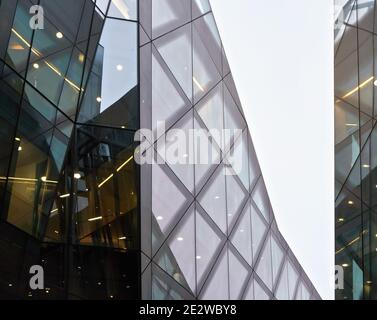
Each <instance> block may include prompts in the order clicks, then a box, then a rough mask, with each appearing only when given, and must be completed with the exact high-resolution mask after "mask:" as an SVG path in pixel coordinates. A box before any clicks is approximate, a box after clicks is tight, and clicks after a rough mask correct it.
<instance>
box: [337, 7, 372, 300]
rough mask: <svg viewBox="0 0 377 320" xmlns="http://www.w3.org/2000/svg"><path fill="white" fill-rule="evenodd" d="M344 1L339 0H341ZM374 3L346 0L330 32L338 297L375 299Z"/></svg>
mask: <svg viewBox="0 0 377 320" xmlns="http://www.w3.org/2000/svg"><path fill="white" fill-rule="evenodd" d="M343 2H344V1H343ZM376 18H377V16H376V6H375V1H366V0H359V1H346V4H345V6H344V8H343V12H342V13H341V14H340V15H339V17H338V19H337V21H336V30H335V120H336V121H335V131H336V134H335V158H336V165H335V171H336V176H335V189H336V199H335V202H336V203H335V207H336V215H335V219H336V220H335V225H336V245H335V246H336V247H335V251H336V264H337V265H339V266H342V268H343V271H344V290H336V298H337V299H340V300H343V299H345V300H347V299H349V300H359V299H373V300H374V299H377V273H376V271H377V224H376V222H377V220H376V204H377V203H376V200H377V198H376V196H377V176H376V171H375V169H376V167H377V157H376V156H377V131H376V101H377V100H376V98H377V95H376V92H377V91H376V86H377V78H376V74H377V69H376V57H377V55H376V48H377V47H376V44H377V42H376V41H377V26H376V24H375V22H376Z"/></svg>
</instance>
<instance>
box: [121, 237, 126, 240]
mask: <svg viewBox="0 0 377 320" xmlns="http://www.w3.org/2000/svg"><path fill="white" fill-rule="evenodd" d="M126 239H127V237H120V238H119V240H126Z"/></svg>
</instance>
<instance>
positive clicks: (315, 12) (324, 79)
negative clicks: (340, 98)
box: [211, 0, 335, 299]
mask: <svg viewBox="0 0 377 320" xmlns="http://www.w3.org/2000/svg"><path fill="white" fill-rule="evenodd" d="M211 4H212V9H213V12H214V14H215V18H216V21H217V24H218V27H219V29H220V33H221V37H222V40H223V42H224V46H225V50H226V53H227V56H228V60H229V62H230V66H231V69H232V72H233V75H234V78H235V82H236V84H237V88H238V92H239V94H240V98H241V101H242V103H243V108H244V111H245V114H246V117H247V120H248V123H249V126H250V130H251V135H252V137H253V141H254V144H255V148H256V152H257V155H258V158H259V162H260V165H261V168H262V171H263V175H264V178H265V180H266V185H267V189H268V192H269V195H270V198H271V202H272V206H273V208H274V211H275V215H276V218H277V222H278V225H279V228H280V230H281V232H282V234H283V236H284V237H285V239H286V240H287V242H288V243H289V245H290V246H291V248H292V250H293V252H294V253H295V255H296V256H297V258H298V260H299V261H300V263H301V264H302V266H303V268H304V269H305V271H306V272H307V274H308V275H309V277H310V279H311V280H312V281H313V283H314V285H315V287H316V288H317V290H318V291H319V293H320V294H321V296H322V298H323V299H333V297H334V280H333V279H334V260H335V258H334V257H335V253H334V191H333V190H334V187H333V185H334V178H333V177H334V168H333V163H334V151H333V150H334V139H333V137H334V116H333V42H334V40H333V34H334V33H333V21H332V20H333V14H334V12H333V2H332V1H331V0H263V1H261V0H231V1H230V0H211Z"/></svg>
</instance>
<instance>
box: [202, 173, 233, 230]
mask: <svg viewBox="0 0 377 320" xmlns="http://www.w3.org/2000/svg"><path fill="white" fill-rule="evenodd" d="M198 201H199V203H200V205H201V206H202V207H203V209H204V210H205V211H206V212H207V213H208V215H209V216H210V217H211V218H212V220H213V221H214V222H215V223H216V224H217V225H218V227H219V228H220V230H221V231H222V232H223V233H224V234H227V222H226V221H227V219H226V192H225V170H224V169H223V167H222V166H220V167H219V169H218V170H217V172H216V173H215V174H214V176H213V177H211V180H210V181H209V182H208V183H207V184H206V186H205V187H204V189H203V191H202V192H201V193H200V194H199V197H198Z"/></svg>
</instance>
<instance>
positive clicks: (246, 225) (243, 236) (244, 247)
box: [231, 203, 253, 265]
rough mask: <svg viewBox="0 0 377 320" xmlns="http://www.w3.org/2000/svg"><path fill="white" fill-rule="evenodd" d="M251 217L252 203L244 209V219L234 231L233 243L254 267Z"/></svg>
mask: <svg viewBox="0 0 377 320" xmlns="http://www.w3.org/2000/svg"><path fill="white" fill-rule="evenodd" d="M251 234H252V232H251V217H250V203H248V204H247V205H246V207H245V209H244V212H243V214H242V217H241V218H240V220H239V222H238V224H237V225H236V227H235V228H234V229H233V233H232V236H231V241H232V243H233V245H234V246H235V247H236V249H237V250H238V251H239V252H240V253H241V255H242V256H243V258H244V259H245V260H246V261H247V262H248V263H249V265H252V260H253V259H252V249H251V242H252V240H251Z"/></svg>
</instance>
